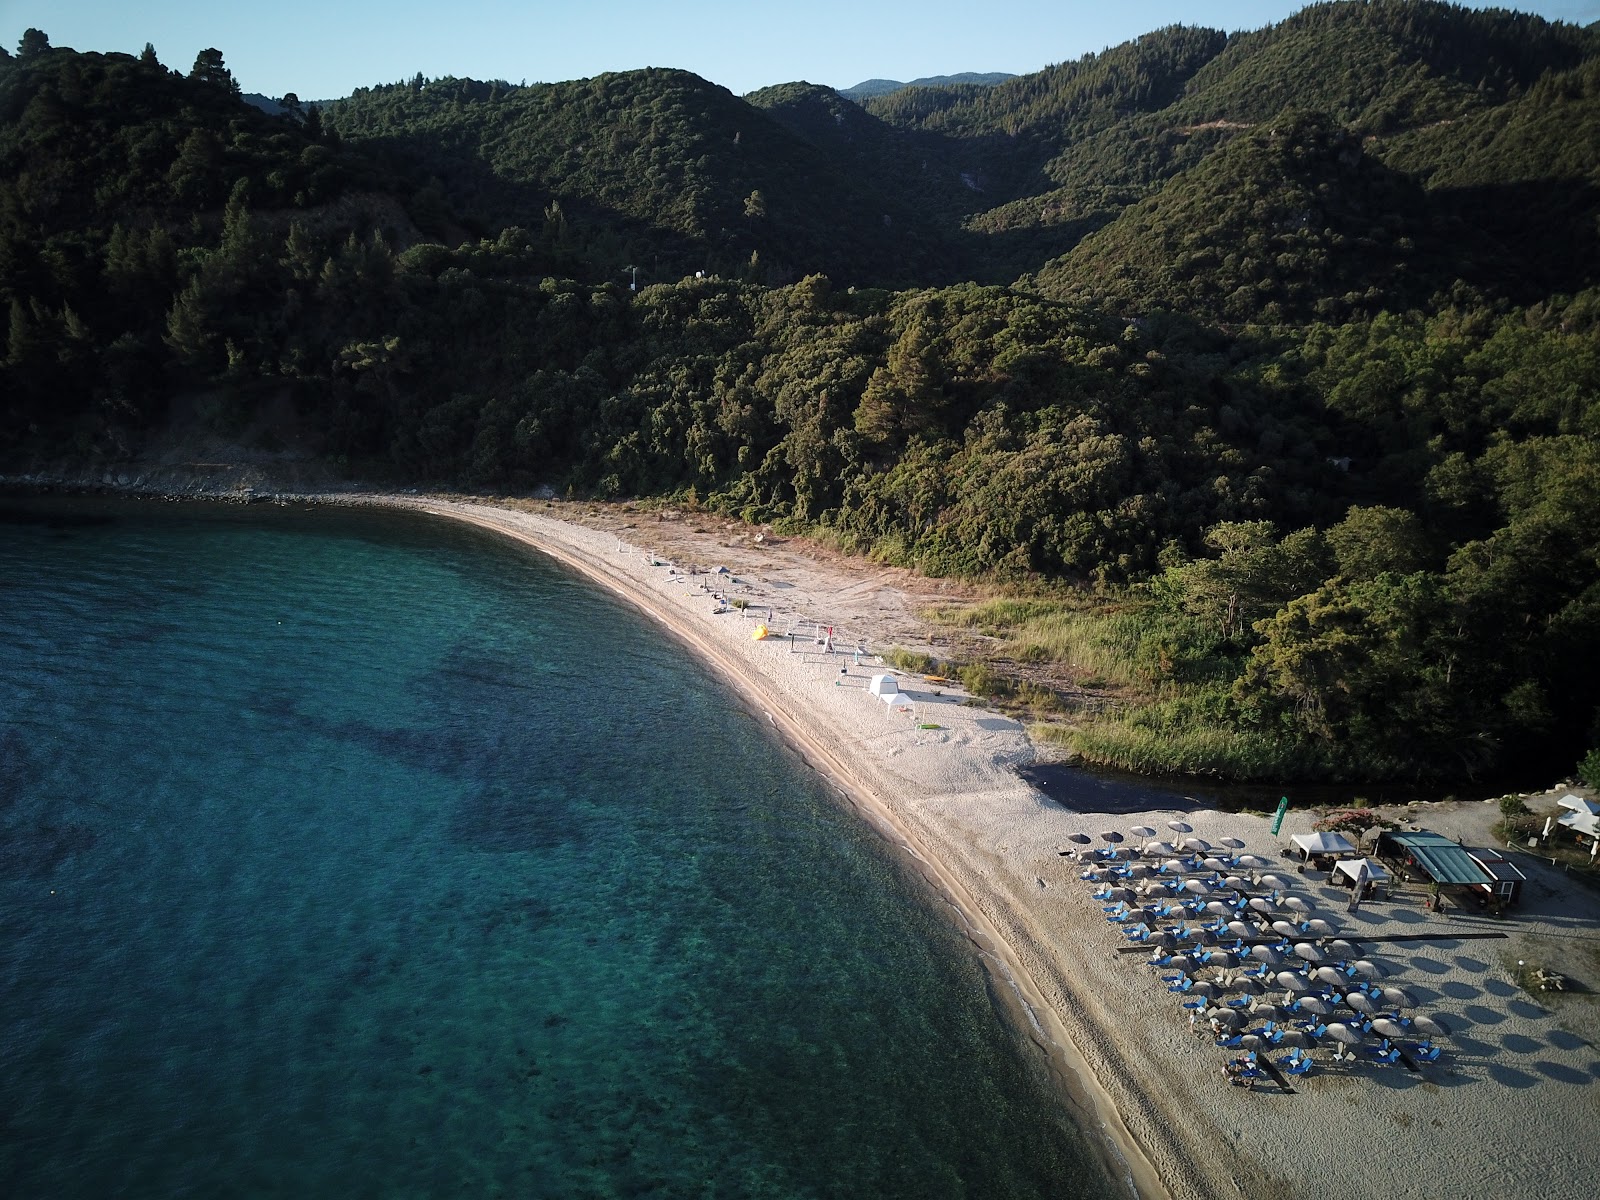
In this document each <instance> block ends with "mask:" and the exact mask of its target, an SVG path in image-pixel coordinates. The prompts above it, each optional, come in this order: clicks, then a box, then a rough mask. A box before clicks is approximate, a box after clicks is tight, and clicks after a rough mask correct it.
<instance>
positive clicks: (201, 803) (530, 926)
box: [0, 501, 1109, 1198]
mask: <svg viewBox="0 0 1600 1200" xmlns="http://www.w3.org/2000/svg"><path fill="white" fill-rule="evenodd" d="M46 511H48V513H49V514H50V516H49V519H42V517H43V514H44V513H45V512H46ZM4 514H5V515H7V516H8V517H10V518H11V519H9V520H7V521H5V522H0V1194H4V1195H6V1196H15V1197H79V1196H82V1197H103V1196H152V1197H154V1196H160V1197H173V1196H203V1197H214V1196H254V1195H262V1196H296V1197H318V1196H340V1197H343V1196H383V1197H391V1196H413V1195H414V1196H489V1195H505V1196H529V1197H546V1196H548V1197H566V1196H573V1197H591V1196H592V1197H612V1196H641V1197H690V1196H693V1197H744V1196H751V1197H756V1196H763V1197H764V1196H774V1197H776V1196H819V1197H820V1196H840V1197H844V1196H862V1197H866V1196H916V1197H956V1196H966V1197H984V1198H987V1197H1033V1196H1099V1195H1104V1194H1106V1193H1107V1192H1108V1191H1109V1185H1108V1183H1107V1182H1106V1176H1105V1174H1104V1173H1103V1172H1102V1170H1101V1169H1100V1168H1099V1167H1098V1166H1097V1165H1096V1161H1095V1158H1094V1156H1093V1155H1092V1154H1091V1153H1089V1152H1088V1150H1087V1148H1086V1144H1085V1141H1084V1139H1083V1138H1082V1136H1080V1135H1079V1133H1078V1132H1077V1131H1076V1130H1075V1129H1073V1128H1072V1127H1071V1125H1070V1124H1069V1123H1068V1121H1067V1119H1066V1111H1065V1109H1064V1107H1063V1105H1062V1103H1061V1101H1060V1099H1059V1097H1058V1095H1057V1093H1056V1092H1055V1091H1054V1090H1053V1089H1052V1087H1051V1085H1050V1082H1049V1080H1048V1079H1047V1078H1045V1076H1044V1071H1043V1067H1042V1064H1041V1061H1040V1059H1039V1057H1038V1056H1037V1054H1036V1053H1034V1052H1033V1051H1031V1050H1030V1049H1028V1048H1026V1047H1025V1045H1023V1044H1022V1043H1020V1042H1019V1041H1018V1039H1016V1038H1015V1037H1014V1036H1013V1035H1012V1034H1011V1033H1009V1032H1008V1030H1007V1028H1006V1027H1005V1025H1004V1024H1003V1023H1002V1021H1001V1020H1000V1019H999V1018H998V1017H997V1013H996V1009H995V1007H994V1005H992V1004H991V1003H990V1001H989V999H988V997H987V994H986V989H985V978H984V976H983V974H982V972H981V970H980V968H979V965H978V964H977V962H976V960H975V957H974V955H973V954H972V953H971V951H970V949H969V948H968V947H967V946H966V944H965V943H964V942H963V940H962V939H961V938H960V936H959V935H958V934H957V932H956V931H955V930H954V929H953V928H952V927H951V926H950V924H949V923H948V922H947V921H946V920H945V919H944V918H943V917H942V916H940V915H939V909H938V903H937V900H936V899H935V898H934V897H932V896H930V895H929V894H928V892H927V889H926V887H925V886H924V885H923V884H922V883H921V881H920V880H919V879H917V878H916V877H915V876H913V875H910V874H909V873H908V872H905V871H903V870H901V869H900V868H899V866H897V864H896V862H895V861H894V860H893V858H892V856H891V855H890V854H889V853H888V852H887V850H886V849H885V848H884V847H883V846H882V845H881V844H880V843H879V842H877V841H876V840H875V838H874V837H873V835H871V834H870V833H869V832H867V831H866V830H865V829H864V828H863V826H862V825H861V824H860V822H859V821H858V820H857V819H856V818H854V817H853V816H852V815H851V814H850V813H848V812H847V811H845V810H843V809H841V807H840V806H839V805H838V804H837V803H836V802H835V800H834V799H833V798H831V797H830V796H829V795H828V794H827V793H826V791H825V790H824V789H823V788H822V787H821V786H820V785H819V784H818V782H817V781H815V780H814V779H813V778H812V777H810V776H809V775H808V774H807V772H806V771H805V770H804V768H803V767H802V766H801V765H800V764H799V763H798V762H797V761H796V760H795V759H794V758H793V756H791V755H790V754H788V753H787V752H786V751H784V750H783V749H782V748H781V747H780V746H778V745H776V744H774V743H773V742H772V741H771V740H770V738H769V737H768V736H767V734H766V731H765V730H764V729H763V728H762V725H761V723H760V722H759V721H758V720H756V719H753V718H752V717H750V716H749V715H747V714H746V713H744V712H743V711H742V710H741V709H740V708H738V707H737V706H736V705H734V704H732V703H730V701H729V699H728V698H727V696H726V694H725V692H724V690H723V689H722V688H721V687H719V685H718V684H717V682H716V681H715V680H714V679H712V678H711V677H710V676H709V675H707V674H706V673H704V672H703V671H702V670H700V669H699V668H698V667H697V666H696V664H695V663H693V662H692V661H690V660H689V658H688V656H687V655H686V653H685V652H684V651H683V650H682V649H681V648H679V647H678V646H677V645H676V644H674V643H671V642H668V641H665V640H664V639H663V638H662V637H661V636H660V635H659V634H658V633H657V632H656V631H654V630H653V628H651V627H650V626H648V625H646V624H644V623H643V622H642V621H641V620H640V619H639V618H637V617H636V616H635V615H634V614H633V613H631V612H630V611H629V610H627V609H625V608H623V607H621V606H619V605H618V604H616V603H613V602H611V601H610V600H609V599H607V598H605V597H603V596H601V595H600V594H598V593H597V592H595V591H594V590H593V589H591V588H590V587H588V586H586V585H584V584H583V583H582V582H581V581H576V580H574V579H571V578H569V577H567V576H565V575H563V574H561V573H559V572H558V571H557V570H555V569H553V568H552V567H550V566H548V565H546V564H545V563H543V562H542V561H540V560H538V559H536V558H535V557H534V556H532V555H530V554H527V553H524V552H522V551H520V550H517V549H515V548H512V547H509V546H507V545H506V544H504V543H502V542H499V541H497V540H493V539H491V538H489V537H488V536H487V535H483V534H480V533H477V532H475V531H472V530H466V529H462V528H459V527H454V526H450V525H447V524H444V523H442V522H435V521H432V520H429V519H426V518H419V517H409V516H401V515H398V514H383V513H373V512H360V511H297V510H284V509H265V510H263V509H259V508H251V509H237V508H231V509H230V508H220V509H208V508H198V509H197V508H178V507H175V506H161V505H153V504H151V505H130V504H123V505H120V506H107V505H105V504H101V505H100V506H99V507H93V506H89V505H86V504H67V503H65V502H61V501H56V502H52V504H51V505H50V506H45V505H44V502H42V501H33V502H29V503H27V504H23V503H21V502H8V503H7V504H6V506H5V509H4ZM64 514H75V515H74V516H73V518H72V519H64ZM95 514H99V515H98V517H95V519H83V518H89V517H93V516H95Z"/></svg>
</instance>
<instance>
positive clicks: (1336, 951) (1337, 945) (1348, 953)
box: [1323, 938, 1356, 958]
mask: <svg viewBox="0 0 1600 1200" xmlns="http://www.w3.org/2000/svg"><path fill="white" fill-rule="evenodd" d="M1323 949H1324V950H1326V951H1327V952H1328V954H1329V955H1330V956H1331V957H1333V958H1350V957H1352V956H1353V955H1354V954H1355V952H1356V948H1355V946H1354V945H1353V944H1351V943H1350V942H1347V941H1345V940H1344V939H1343V938H1335V939H1334V940H1333V941H1331V942H1329V943H1328V944H1327V945H1326V946H1324V947H1323Z"/></svg>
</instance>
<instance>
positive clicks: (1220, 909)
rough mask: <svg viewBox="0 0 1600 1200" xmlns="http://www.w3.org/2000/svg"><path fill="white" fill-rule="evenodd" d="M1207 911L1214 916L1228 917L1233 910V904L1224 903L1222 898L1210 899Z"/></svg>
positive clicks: (1207, 903)
mask: <svg viewBox="0 0 1600 1200" xmlns="http://www.w3.org/2000/svg"><path fill="white" fill-rule="evenodd" d="M1206 911H1207V912H1208V913H1211V914H1213V915H1214V916H1218V917H1226V916H1228V915H1229V914H1230V913H1232V912H1233V906H1232V905H1230V904H1224V903H1223V902H1222V901H1221V900H1208V901H1207V902H1206Z"/></svg>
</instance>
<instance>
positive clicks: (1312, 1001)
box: [1300, 993, 1333, 1017]
mask: <svg viewBox="0 0 1600 1200" xmlns="http://www.w3.org/2000/svg"><path fill="white" fill-rule="evenodd" d="M1300 1011H1301V1012H1308V1013H1312V1014H1314V1015H1315V1016H1319V1017H1325V1016H1327V1015H1328V1014H1329V1013H1331V1012H1332V1011H1333V1005H1331V1004H1329V1003H1328V1002H1327V1001H1326V1000H1324V999H1323V998H1322V997H1321V996H1315V995H1311V994H1309V993H1308V994H1307V995H1304V996H1301V997H1300Z"/></svg>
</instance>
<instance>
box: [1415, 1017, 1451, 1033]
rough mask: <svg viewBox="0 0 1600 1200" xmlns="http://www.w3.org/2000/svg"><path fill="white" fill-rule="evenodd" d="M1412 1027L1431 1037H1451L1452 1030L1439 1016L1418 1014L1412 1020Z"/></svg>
mask: <svg viewBox="0 0 1600 1200" xmlns="http://www.w3.org/2000/svg"><path fill="white" fill-rule="evenodd" d="M1411 1028H1412V1029H1414V1030H1415V1031H1416V1032H1418V1033H1425V1034H1427V1035H1428V1036H1429V1037H1449V1036H1450V1030H1449V1028H1448V1027H1447V1026H1446V1025H1445V1023H1444V1022H1443V1021H1441V1020H1439V1019H1438V1018H1437V1017H1430V1016H1426V1015H1423V1016H1418V1017H1414V1018H1413V1019H1412V1021H1411Z"/></svg>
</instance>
